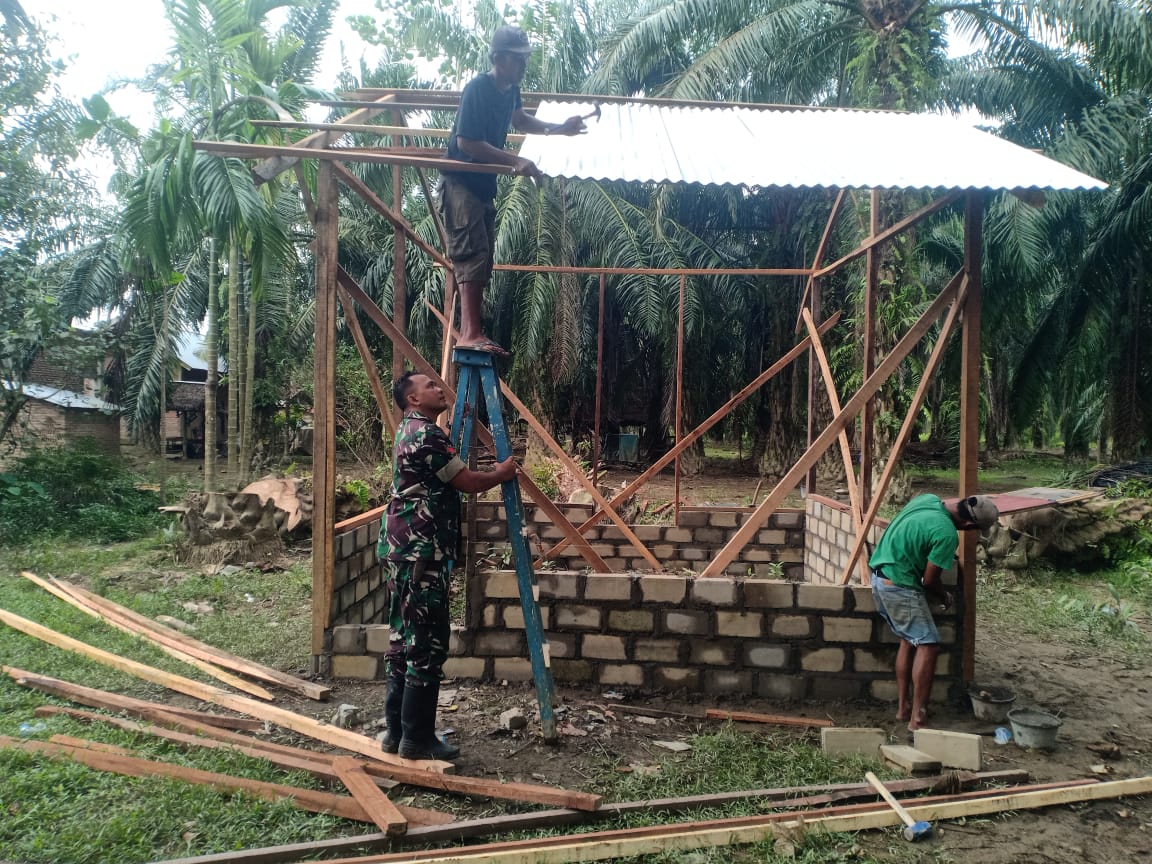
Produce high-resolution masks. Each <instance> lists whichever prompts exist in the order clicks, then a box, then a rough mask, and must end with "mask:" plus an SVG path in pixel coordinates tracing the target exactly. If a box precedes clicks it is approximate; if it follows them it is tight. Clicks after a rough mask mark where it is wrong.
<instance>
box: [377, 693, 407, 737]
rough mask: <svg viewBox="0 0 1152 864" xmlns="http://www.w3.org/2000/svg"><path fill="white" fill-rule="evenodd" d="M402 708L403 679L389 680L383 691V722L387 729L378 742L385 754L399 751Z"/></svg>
mask: <svg viewBox="0 0 1152 864" xmlns="http://www.w3.org/2000/svg"><path fill="white" fill-rule="evenodd" d="M403 706H404V679H403V678H389V679H388V689H387V690H385V691H384V722H385V723H386V724H388V728H387V729H386V730H385V732H384V739H383V740H382V741H381V742H380V747H381V748H382V749H383V750H384V752H385V753H398V752H399V751H400V739H401V738H402V737H403V733H402V732H401V731H400V723H401V720H400V714H401V710H402V708H403Z"/></svg>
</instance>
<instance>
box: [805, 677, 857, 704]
mask: <svg viewBox="0 0 1152 864" xmlns="http://www.w3.org/2000/svg"><path fill="white" fill-rule="evenodd" d="M865 683H866V682H864V681H860V680H859V679H856V678H828V677H826V676H817V677H813V678H810V679H808V695H809V697H810V698H812V699H815V700H817V701H829V702H831V701H839V702H846V701H848V700H850V699H859V698H860V695H861V693H862V692H863V690H864V687H865Z"/></svg>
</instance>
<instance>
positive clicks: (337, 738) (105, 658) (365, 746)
mask: <svg viewBox="0 0 1152 864" xmlns="http://www.w3.org/2000/svg"><path fill="white" fill-rule="evenodd" d="M0 622H3V623H5V624H7V625H8V626H9V627H11V628H13V629H14V630H19V631H20V632H21V633H24V634H26V635H28V636H32V637H34V638H36V639H40V640H41V641H42V642H47V643H48V644H49V645H55V646H56V647H57V648H63V649H65V650H66V651H72V652H74V653H77V654H80V655H82V656H84V657H88V658H89V659H91V660H95V661H97V662H98V663H103V664H104V665H106V666H111V667H112V668H113V669H118V670H119V671H121V672H124V673H126V674H128V675H132V676H134V677H136V678H142V679H143V680H145V681H151V682H152V683H153V684H160V685H163V686H164V687H167V688H168V689H170V690H175V691H176V692H177V693H183V694H184V695H185V696H192V697H195V698H196V699H200V700H203V701H204V702H211V703H213V704H214V705H220V706H222V707H224V708H229V709H231V710H233V711H237V712H239V713H241V714H248V715H250V716H252V717H259V718H260V719H261V720H267V721H268V722H270V723H276V724H277V725H279V726H283V727H284V728H285V729H291V730H292V731H293V732H299V733H300V734H301V735H306V736H308V737H309V738H314V739H316V740H317V741H324V742H325V743H327V744H332V745H334V746H336V747H343V748H344V749H345V750H351V751H352V752H354V753H361V754H363V755H365V756H368V757H370V758H372V759H377V760H379V761H381V762H389V763H393V764H397V765H405V766H408V767H410V768H414V769H416V770H420V771H438V772H443V771H455V770H456V766H455V765H453V764H452V763H451V762H441V761H437V760H432V759H429V760H427V761H416V760H414V759H401V758H400V757H398V756H392V755H390V754H388V753H384V752H383V751H382V750H381V749H380V744H379V743H378V742H377V741H375V740H374V739H372V738H369V737H368V736H366V735H360V734H357V733H355V732H351V731H349V730H347V729H338V728H336V727H335V726H330V725H328V724H326V723H321V722H320V721H319V720H316V719H314V718H312V717H307V716H305V715H303V714H296V713H295V712H292V711H288V710H286V709H284V708H280V707H277V706H276V705H265V704H264V703H262V702H257V701H256V700H255V699H249V698H248V697H247V696H237V695H236V694H235V693H228V692H227V691H225V690H221V689H220V688H219V687H215V686H213V685H211V684H204V683H202V682H200V681H193V680H192V679H191V678H185V677H184V676H182V675H175V674H173V673H171V672H165V671H163V670H162V669H156V668H154V667H152V666H148V665H145V664H144V663H137V662H136V661H135V660H129V659H127V658H125V657H120V656H118V655H116V654H113V653H112V652H110V651H104V650H103V649H101V648H95V647H93V646H91V645H88V644H86V643H84V642H81V641H80V640H78V639H73V638H72V637H71V636H65V635H64V634H63V633H57V632H56V631H55V630H52V629H50V628H48V627H45V626H43V625H42V624H37V623H36V622H35V621H29V620H28V619H27V618H21V617H20V616H19V615H14V614H12V613H11V612H9V611H7V610H5V609H0Z"/></svg>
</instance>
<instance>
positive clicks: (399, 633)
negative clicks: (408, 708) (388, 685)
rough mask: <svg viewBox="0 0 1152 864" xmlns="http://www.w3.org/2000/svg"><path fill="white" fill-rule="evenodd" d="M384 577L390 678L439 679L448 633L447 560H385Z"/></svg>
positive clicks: (449, 569)
mask: <svg viewBox="0 0 1152 864" xmlns="http://www.w3.org/2000/svg"><path fill="white" fill-rule="evenodd" d="M384 565H385V573H386V576H387V580H388V594H389V600H388V626H389V629H390V633H389V644H388V653H387V655H386V658H385V659H386V662H387V664H388V677H389V678H405V679H407V680H408V681H410V682H412V683H413V684H415V685H417V686H419V685H421V684H425V683H428V684H431V683H435V682H438V681H439V680H440V679H441V678H443V677H444V675H443V671H442V669H443V667H444V661H445V660H447V659H448V640H449V638H450V636H451V633H452V628H451V621H450V617H449V612H448V582H449V578H450V576H451V573H452V562H451V561H385V562H384Z"/></svg>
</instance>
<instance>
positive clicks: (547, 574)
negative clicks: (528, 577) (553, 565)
mask: <svg viewBox="0 0 1152 864" xmlns="http://www.w3.org/2000/svg"><path fill="white" fill-rule="evenodd" d="M536 585H537V586H538V587H539V588H540V596H541V597H552V598H555V599H557V600H574V599H576V598H577V597H579V596H580V591H579V589H580V577H579V575H578V574H576V573H573V572H572V571H571V570H541V571H539V572H538V573H537V574H536ZM516 596H520V595H519V594H517V595H516Z"/></svg>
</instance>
